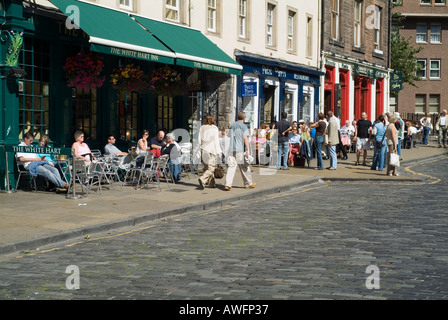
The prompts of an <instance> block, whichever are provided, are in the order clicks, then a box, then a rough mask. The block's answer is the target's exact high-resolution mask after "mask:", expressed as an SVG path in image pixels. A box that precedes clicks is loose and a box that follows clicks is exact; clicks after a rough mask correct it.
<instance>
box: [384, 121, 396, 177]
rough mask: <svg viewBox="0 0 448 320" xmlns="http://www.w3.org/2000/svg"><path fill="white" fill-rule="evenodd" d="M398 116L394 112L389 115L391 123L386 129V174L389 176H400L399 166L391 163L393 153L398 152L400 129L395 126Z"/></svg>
mask: <svg viewBox="0 0 448 320" xmlns="http://www.w3.org/2000/svg"><path fill="white" fill-rule="evenodd" d="M396 120H397V118H396V116H395V115H394V114H392V115H391V116H390V117H389V124H388V125H387V129H386V139H387V148H388V152H387V170H386V174H387V175H388V176H398V172H397V168H396V167H394V166H391V165H390V158H391V155H392V153H397V145H398V130H397V128H396V127H395V121H396Z"/></svg>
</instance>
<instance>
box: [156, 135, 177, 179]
mask: <svg viewBox="0 0 448 320" xmlns="http://www.w3.org/2000/svg"><path fill="white" fill-rule="evenodd" d="M174 139H175V137H174V134H173V133H168V134H167V135H166V144H165V145H164V146H163V147H162V150H161V156H162V157H165V156H167V157H168V158H169V159H170V160H169V161H168V167H169V169H170V172H171V175H172V176H173V179H174V183H178V182H179V180H180V173H181V167H180V161H179V156H180V151H181V148H180V147H179V145H178V144H177V142H176V141H175V140H174Z"/></svg>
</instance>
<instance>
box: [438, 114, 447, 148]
mask: <svg viewBox="0 0 448 320" xmlns="http://www.w3.org/2000/svg"><path fill="white" fill-rule="evenodd" d="M446 114H447V111H446V110H443V111H442V114H441V115H440V117H439V119H438V120H437V124H436V130H437V129H438V130H439V139H438V143H439V148H442V144H443V147H444V148H446V133H447V131H446V129H447V128H446V126H447V125H448V118H447V116H446Z"/></svg>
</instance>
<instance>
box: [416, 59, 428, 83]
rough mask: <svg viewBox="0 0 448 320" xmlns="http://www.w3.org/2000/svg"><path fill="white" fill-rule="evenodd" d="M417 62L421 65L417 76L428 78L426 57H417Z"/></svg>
mask: <svg viewBox="0 0 448 320" xmlns="http://www.w3.org/2000/svg"><path fill="white" fill-rule="evenodd" d="M417 64H418V65H419V66H420V69H419V70H417V72H416V76H417V77H420V78H421V79H426V59H417Z"/></svg>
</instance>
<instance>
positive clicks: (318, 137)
mask: <svg viewBox="0 0 448 320" xmlns="http://www.w3.org/2000/svg"><path fill="white" fill-rule="evenodd" d="M317 118H318V121H317V122H315V123H313V124H310V128H312V129H314V130H315V135H314V146H315V148H316V154H317V155H316V156H317V167H316V168H315V170H323V169H324V163H323V160H322V144H323V143H324V141H325V130H326V128H327V123H326V122H325V115H324V114H323V113H322V112H320V113H319V114H318V115H317Z"/></svg>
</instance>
